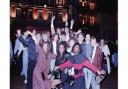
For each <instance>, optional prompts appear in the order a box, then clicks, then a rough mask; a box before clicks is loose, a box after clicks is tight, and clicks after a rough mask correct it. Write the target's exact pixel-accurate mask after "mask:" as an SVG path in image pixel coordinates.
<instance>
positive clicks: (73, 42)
mask: <svg viewBox="0 0 128 89" xmlns="http://www.w3.org/2000/svg"><path fill="white" fill-rule="evenodd" d="M75 43H76V40H75V38H70V39H69V41H68V48H67V51H68V52H69V53H72V47H73V45H74V44H75Z"/></svg>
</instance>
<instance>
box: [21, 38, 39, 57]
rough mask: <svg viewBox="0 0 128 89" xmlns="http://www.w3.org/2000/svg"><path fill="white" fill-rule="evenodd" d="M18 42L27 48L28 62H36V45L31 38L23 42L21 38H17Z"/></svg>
mask: <svg viewBox="0 0 128 89" xmlns="http://www.w3.org/2000/svg"><path fill="white" fill-rule="evenodd" d="M19 40H20V41H21V42H22V44H23V45H24V46H25V47H28V58H29V60H36V57H37V52H36V44H35V41H34V40H33V39H32V37H28V38H27V40H24V39H23V37H22V36H21V37H19Z"/></svg>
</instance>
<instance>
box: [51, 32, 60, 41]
mask: <svg viewBox="0 0 128 89" xmlns="http://www.w3.org/2000/svg"><path fill="white" fill-rule="evenodd" d="M55 35H57V36H58V41H59V39H60V37H59V34H58V33H54V34H53V36H52V39H53V38H54V37H55Z"/></svg>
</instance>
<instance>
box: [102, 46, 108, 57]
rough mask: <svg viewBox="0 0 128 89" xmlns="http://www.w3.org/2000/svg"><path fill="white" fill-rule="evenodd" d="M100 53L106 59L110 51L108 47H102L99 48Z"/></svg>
mask: <svg viewBox="0 0 128 89" xmlns="http://www.w3.org/2000/svg"><path fill="white" fill-rule="evenodd" d="M100 49H101V51H102V52H103V53H104V55H105V56H106V57H107V55H110V50H109V48H108V45H104V46H101V47H100Z"/></svg>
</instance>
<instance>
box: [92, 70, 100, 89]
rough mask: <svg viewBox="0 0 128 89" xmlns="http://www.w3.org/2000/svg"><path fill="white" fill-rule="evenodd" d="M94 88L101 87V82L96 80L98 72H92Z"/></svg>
mask: <svg viewBox="0 0 128 89" xmlns="http://www.w3.org/2000/svg"><path fill="white" fill-rule="evenodd" d="M91 86H92V89H100V83H98V82H97V81H96V74H95V73H93V72H92V81H91Z"/></svg>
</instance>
